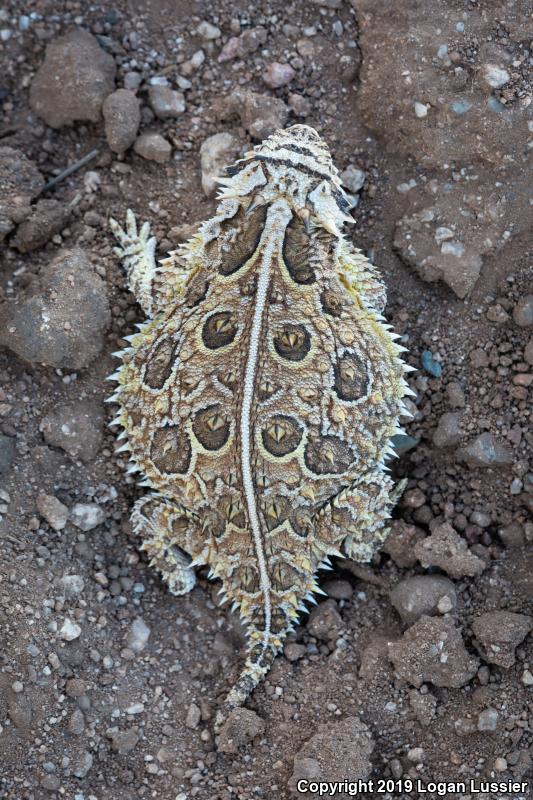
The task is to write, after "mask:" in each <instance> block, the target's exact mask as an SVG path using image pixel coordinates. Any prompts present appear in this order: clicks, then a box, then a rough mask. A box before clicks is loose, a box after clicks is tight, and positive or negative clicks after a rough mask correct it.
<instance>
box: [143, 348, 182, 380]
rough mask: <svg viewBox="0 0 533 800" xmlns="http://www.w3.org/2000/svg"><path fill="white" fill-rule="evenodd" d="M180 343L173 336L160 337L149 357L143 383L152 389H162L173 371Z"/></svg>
mask: <svg viewBox="0 0 533 800" xmlns="http://www.w3.org/2000/svg"><path fill="white" fill-rule="evenodd" d="M177 347H178V343H177V342H176V340H175V339H174V338H173V337H171V336H165V337H164V338H162V339H160V340H159V342H158V343H157V344H156V346H155V347H154V349H153V350H152V352H151V353H150V355H149V357H148V361H147V364H146V369H145V373H144V379H143V383H144V384H145V385H146V386H149V387H150V389H161V388H162V387H163V386H164V385H165V383H166V381H167V380H168V378H169V377H170V373H171V372H172V367H173V366H174V363H175V358H176V349H177Z"/></svg>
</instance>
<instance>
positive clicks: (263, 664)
mask: <svg viewBox="0 0 533 800" xmlns="http://www.w3.org/2000/svg"><path fill="white" fill-rule="evenodd" d="M228 175H229V177H228V178H227V179H224V180H223V181H222V183H223V184H224V189H223V190H222V192H221V195H220V198H219V205H218V207H217V210H216V213H215V216H214V217H213V218H212V219H211V220H209V221H208V222H206V223H204V225H203V226H202V227H201V228H200V231H199V232H198V234H196V236H194V237H193V238H192V239H191V240H190V241H189V242H188V243H187V245H186V246H185V247H184V248H182V249H181V250H179V251H176V252H173V253H171V254H170V256H169V257H168V258H167V259H164V260H162V261H161V262H159V265H157V266H156V264H155V261H154V258H153V253H154V247H155V241H154V240H153V239H149V238H148V226H147V225H145V226H144V227H143V228H142V229H141V231H140V233H138V232H137V228H136V225H135V219H134V217H133V215H132V214H131V212H129V215H128V221H127V230H126V231H122V229H121V228H119V226H118V225H117V223H116V222H114V221H111V226H112V229H113V231H114V233H115V235H116V236H117V238H118V241H119V244H120V248H118V252H119V253H120V254H121V256H122V257H123V259H124V262H125V267H126V271H127V275H128V281H129V285H130V287H131V289H132V290H133V291H134V292H135V293H136V295H137V297H138V299H139V302H140V303H141V305H142V307H143V308H144V310H145V311H146V313H147V316H148V321H147V322H146V323H145V324H144V325H143V326H142V327H141V328H140V330H139V332H138V333H137V334H135V335H134V336H133V337H131V342H130V345H131V346H130V347H129V348H128V349H127V350H125V351H124V352H122V353H121V357H122V359H123V363H122V366H121V367H120V369H119V370H118V372H117V373H116V374H115V376H113V377H114V379H115V380H117V381H118V388H117V390H116V393H115V395H114V396H113V398H112V400H113V401H114V402H117V403H118V404H119V406H120V411H119V414H118V416H117V418H116V420H115V422H116V423H117V424H120V425H121V426H122V427H123V428H124V432H123V434H122V437H123V438H124V439H125V441H126V443H125V445H124V447H125V449H127V450H129V451H130V455H131V459H132V470H135V469H138V470H139V471H140V472H141V473H143V475H144V476H145V480H144V481H143V483H142V485H145V486H149V487H150V488H151V489H152V492H151V493H150V494H148V495H146V496H144V497H142V498H141V499H140V500H138V501H137V503H136V504H135V506H134V509H133V513H132V522H133V527H134V530H135V531H136V532H137V533H138V534H139V535H140V536H141V537H142V540H143V542H142V545H141V547H142V549H144V550H145V551H146V552H147V553H148V555H149V556H150V559H151V563H152V564H154V565H155V566H156V567H157V568H158V569H159V570H160V571H161V573H162V574H163V576H164V578H165V579H166V581H167V582H168V584H169V587H170V589H171V591H172V592H174V593H175V594H183V593H184V592H186V591H188V590H190V589H191V588H192V587H193V585H194V570H193V566H194V565H199V564H208V565H209V566H210V568H211V572H210V574H211V576H212V577H216V578H219V579H220V580H221V581H222V585H223V592H224V594H225V596H226V597H227V598H228V599H229V600H230V601H232V602H233V603H235V604H236V606H237V607H238V608H239V609H240V612H241V615H242V617H243V619H244V620H245V621H246V623H247V625H248V635H249V648H248V659H247V661H246V665H245V667H244V670H243V672H242V674H241V676H240V678H239V679H238V681H237V683H236V684H235V686H234V688H233V689H232V691H231V692H230V694H229V695H228V698H227V701H226V707H227V708H232V707H234V706H236V705H240V704H241V703H242V702H244V700H245V699H246V697H247V695H248V694H249V692H250V691H251V690H252V689H253V688H254V687H255V685H256V684H257V683H258V682H259V680H260V679H261V677H262V676H263V674H264V673H265V672H266V671H267V670H268V668H269V666H270V664H271V662H272V660H273V658H274V657H275V654H276V653H277V652H278V651H279V650H280V648H281V646H282V642H283V639H284V637H285V636H286V634H287V632H289V631H290V630H291V629H292V627H293V626H294V623H295V621H296V620H297V618H298V613H299V611H300V610H302V609H305V606H304V605H303V601H304V600H305V599H307V600H309V599H311V595H312V592H313V591H315V589H316V587H317V584H316V572H317V570H318V568H319V567H320V565H321V563H322V562H323V561H324V560H325V559H326V558H327V556H328V555H331V554H340V553H342V554H345V555H347V556H348V557H350V558H354V559H356V560H358V561H365V560H369V559H370V558H371V556H372V554H373V552H374V551H375V550H376V549H377V548H378V547H379V545H380V544H381V543H382V541H383V539H384V538H385V535H386V527H385V524H386V520H387V518H388V516H389V512H390V509H391V507H392V505H393V504H394V502H395V499H396V493H395V490H394V488H393V484H392V481H391V479H390V477H389V476H388V474H387V471H386V468H385V467H384V460H385V458H386V457H387V456H388V455H389V454H390V452H391V450H390V438H391V436H392V435H393V434H394V433H396V432H397V431H398V427H397V421H398V417H399V415H400V413H401V412H403V405H402V398H403V397H404V395H405V394H406V393H407V392H408V390H407V387H406V384H405V381H404V372H405V369H406V368H405V365H404V363H403V362H402V360H401V355H400V353H401V350H402V348H400V347H399V346H398V345H397V344H395V342H394V338H395V337H394V336H393V335H392V334H391V333H390V332H389V329H388V326H386V325H385V324H384V321H383V317H382V316H381V312H382V310H383V307H384V304H385V292H384V287H383V285H382V283H381V282H380V280H379V278H378V276H377V274H376V272H375V271H374V268H373V267H372V266H371V265H370V264H369V262H368V261H367V260H366V259H365V258H364V256H363V255H362V254H361V253H360V252H359V251H357V250H354V248H353V247H352V246H351V245H350V244H349V243H348V242H347V241H346V240H345V239H344V237H343V235H342V233H341V229H342V225H343V223H344V222H345V221H347V220H348V219H350V218H349V217H347V215H346V210H347V208H348V206H347V203H346V200H345V197H344V194H343V192H342V189H341V188H340V182H339V179H338V176H337V170H336V169H335V167H334V166H333V164H332V162H331V158H330V156H329V152H328V150H327V148H326V146H325V145H324V143H323V142H322V141H321V140H320V138H319V137H318V134H316V132H315V131H314V130H313V129H311V128H308V127H306V126H302V125H297V126H294V127H293V128H290V129H288V130H286V131H278V132H277V133H276V134H274V135H273V136H272V137H270V138H269V139H267V140H266V141H265V142H263V143H262V144H261V145H260V146H258V147H256V148H255V150H253V151H251V152H249V153H247V154H246V156H245V157H244V159H242V160H241V161H240V162H237V164H236V165H234V166H233V167H231V168H229V169H228Z"/></svg>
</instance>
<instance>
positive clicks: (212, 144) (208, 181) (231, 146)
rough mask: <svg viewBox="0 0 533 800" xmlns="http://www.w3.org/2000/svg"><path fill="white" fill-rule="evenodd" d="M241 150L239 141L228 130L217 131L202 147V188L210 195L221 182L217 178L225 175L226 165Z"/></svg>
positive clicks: (231, 161)
mask: <svg viewBox="0 0 533 800" xmlns="http://www.w3.org/2000/svg"><path fill="white" fill-rule="evenodd" d="M238 151H239V141H238V139H237V138H236V137H235V136H233V134H231V133H229V132H228V131H224V132H223V133H215V134H214V135H213V136H209V137H208V138H207V139H206V140H205V142H203V144H202V146H201V148H200V167H201V170H202V189H203V190H204V194H206V195H207V196H208V197H210V196H211V195H213V194H215V192H216V190H217V188H219V186H220V184H219V183H217V181H216V178H219V177H221V176H222V175H224V167H225V166H226V165H227V164H232V163H233V161H234V160H235V157H236V156H237V153H238Z"/></svg>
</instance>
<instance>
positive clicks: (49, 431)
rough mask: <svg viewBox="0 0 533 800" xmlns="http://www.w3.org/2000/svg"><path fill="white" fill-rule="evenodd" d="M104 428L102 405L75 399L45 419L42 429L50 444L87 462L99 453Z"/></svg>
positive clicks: (59, 407)
mask: <svg viewBox="0 0 533 800" xmlns="http://www.w3.org/2000/svg"><path fill="white" fill-rule="evenodd" d="M103 426H104V412H103V409H102V407H101V405H100V404H99V403H96V402H94V401H91V400H76V401H74V402H72V403H67V404H65V405H61V406H58V407H56V408H54V409H53V410H52V411H51V412H50V413H49V414H47V415H46V416H45V417H44V418H43V419H42V421H41V424H40V426H39V429H40V431H41V432H42V434H43V435H44V439H45V442H46V443H47V444H49V445H51V446H52V447H61V449H62V450H64V451H65V452H66V453H68V454H69V456H72V458H79V459H81V461H84V462H85V463H88V462H90V461H92V460H93V458H94V457H95V456H96V454H97V452H98V449H99V447H100V444H101V442H102V430H103Z"/></svg>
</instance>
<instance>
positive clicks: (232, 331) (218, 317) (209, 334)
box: [202, 311, 237, 350]
mask: <svg viewBox="0 0 533 800" xmlns="http://www.w3.org/2000/svg"><path fill="white" fill-rule="evenodd" d="M236 334H237V325H236V323H235V321H234V317H233V314H232V312H231V311H218V312H216V313H215V314H211V316H210V317H208V318H207V319H206V321H205V322H204V327H203V329H202V340H203V343H204V344H205V346H206V347H209V349H210V350H216V349H217V348H219V347H225V346H226V345H228V344H231V342H232V341H233V340H234V339H235V336H236Z"/></svg>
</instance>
